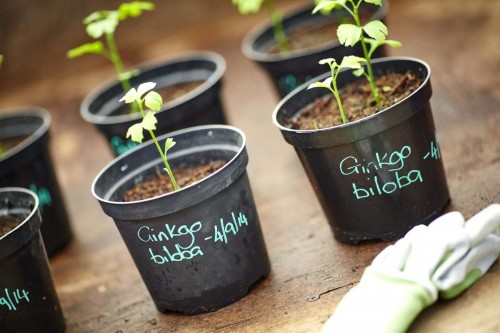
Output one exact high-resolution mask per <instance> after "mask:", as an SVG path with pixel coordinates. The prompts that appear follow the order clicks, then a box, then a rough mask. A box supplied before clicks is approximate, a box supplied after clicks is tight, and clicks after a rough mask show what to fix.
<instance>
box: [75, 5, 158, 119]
mask: <svg viewBox="0 0 500 333" xmlns="http://www.w3.org/2000/svg"><path fill="white" fill-rule="evenodd" d="M154 8H155V5H154V4H153V3H152V2H147V1H134V2H129V3H122V4H121V5H120V6H119V7H118V9H117V10H100V11H96V12H93V13H92V14H90V15H89V16H87V17H86V18H85V19H84V20H83V24H84V25H85V30H86V32H87V34H88V35H89V36H90V37H91V38H93V39H95V40H96V41H94V42H91V43H86V44H83V45H80V46H78V47H75V48H73V49H71V50H69V51H68V52H67V53H66V55H67V57H68V58H70V59H74V58H77V57H80V56H82V55H85V54H98V55H101V56H104V57H105V58H107V59H109V60H110V61H111V62H112V63H113V65H114V67H115V70H116V73H117V75H118V79H119V80H120V83H121V85H122V88H123V91H124V92H127V91H129V90H130V88H131V87H132V86H131V85H130V81H129V79H130V78H131V77H132V76H134V75H135V74H136V71H125V69H124V67H123V62H122V59H121V57H120V54H119V52H118V47H117V46H116V42H115V31H116V28H117V27H118V24H119V22H120V21H123V20H125V19H126V18H128V17H137V16H140V15H141V14H142V12H143V11H145V10H153V9H154ZM101 39H104V41H105V42H103V41H102V40H101ZM133 109H134V111H137V110H135V107H134V106H133Z"/></svg>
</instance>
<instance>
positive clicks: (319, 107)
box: [285, 72, 421, 130]
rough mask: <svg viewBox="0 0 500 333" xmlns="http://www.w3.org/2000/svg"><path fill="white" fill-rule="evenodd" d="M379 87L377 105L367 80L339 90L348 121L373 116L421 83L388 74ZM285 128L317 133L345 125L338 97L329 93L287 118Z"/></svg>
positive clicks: (411, 76)
mask: <svg viewBox="0 0 500 333" xmlns="http://www.w3.org/2000/svg"><path fill="white" fill-rule="evenodd" d="M376 85H377V88H378V90H379V94H380V103H378V104H375V101H374V99H373V95H372V92H371V89H370V85H369V83H368V81H367V80H366V79H360V80H356V81H355V82H353V83H351V84H349V85H346V86H345V87H342V88H341V89H340V99H341V101H342V105H343V107H344V113H345V116H346V119H347V122H351V121H355V120H358V119H362V118H364V117H368V116H371V115H373V114H375V113H377V112H380V111H382V110H384V109H386V108H388V107H390V106H391V105H394V104H396V103H397V102H399V101H401V100H402V99H404V98H405V97H407V96H408V95H410V94H411V93H412V92H414V91H415V90H417V89H418V87H420V85H421V81H420V79H419V78H417V77H416V76H415V75H414V74H412V73H409V72H407V73H404V74H400V73H389V74H385V75H382V76H379V77H378V78H377V79H376ZM314 89H324V88H314ZM285 125H286V126H288V127H289V128H292V129H296V130H314V129H319V128H327V127H332V126H337V125H342V118H341V116H340V112H339V108H338V105H337V101H336V100H335V97H334V96H333V94H331V93H329V94H327V95H326V96H324V97H321V98H317V99H315V100H314V102H312V103H309V104H308V105H306V106H305V107H304V108H302V109H301V110H299V112H297V113H296V116H295V117H294V118H290V119H287V123H286V124H285Z"/></svg>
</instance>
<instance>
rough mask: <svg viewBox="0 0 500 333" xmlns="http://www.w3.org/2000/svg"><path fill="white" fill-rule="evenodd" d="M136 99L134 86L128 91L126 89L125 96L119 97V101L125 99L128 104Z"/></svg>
mask: <svg viewBox="0 0 500 333" xmlns="http://www.w3.org/2000/svg"><path fill="white" fill-rule="evenodd" d="M136 100H137V90H135V88H131V89H130V90H129V91H127V93H126V94H125V96H123V97H122V98H120V100H119V102H123V101H125V103H127V104H130V103H133V102H135V101H136Z"/></svg>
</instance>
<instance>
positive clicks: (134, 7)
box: [118, 1, 155, 21]
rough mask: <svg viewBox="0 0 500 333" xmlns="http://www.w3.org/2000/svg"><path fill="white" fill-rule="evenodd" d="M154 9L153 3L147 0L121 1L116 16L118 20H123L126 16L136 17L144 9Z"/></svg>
mask: <svg viewBox="0 0 500 333" xmlns="http://www.w3.org/2000/svg"><path fill="white" fill-rule="evenodd" d="M153 9H155V4H154V3H152V2H149V1H133V2H127V3H122V4H121V5H120V7H118V17H119V20H120V21H123V20H125V19H126V18H127V17H137V16H140V15H141V14H142V12H143V11H145V10H153Z"/></svg>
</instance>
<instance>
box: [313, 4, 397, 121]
mask: <svg viewBox="0 0 500 333" xmlns="http://www.w3.org/2000/svg"><path fill="white" fill-rule="evenodd" d="M363 1H364V2H366V3H371V4H374V5H377V6H381V5H382V0H358V1H356V0H323V1H321V2H320V3H318V5H317V6H316V7H315V8H314V10H313V13H317V12H319V11H321V12H322V13H325V12H326V13H329V12H330V11H332V10H333V9H335V8H338V7H342V8H344V9H345V10H346V11H347V12H348V13H349V14H350V15H351V16H352V17H353V19H354V22H355V24H350V23H349V24H341V25H340V26H339V27H338V29H337V37H338V39H339V42H340V43H341V44H342V45H344V46H354V45H356V44H357V43H358V42H359V43H361V48H362V50H363V55H364V58H357V57H355V58H357V59H361V60H356V62H357V65H355V67H352V65H354V63H353V61H352V60H353V58H351V59H350V60H344V59H343V60H342V62H341V65H337V64H336V62H335V61H334V60H333V59H324V60H321V61H320V64H329V65H330V68H331V69H332V77H331V80H329V79H327V80H325V81H323V82H317V83H315V84H312V85H310V86H309V88H315V87H323V88H328V89H329V90H331V91H332V92H333V91H337V93H336V94H337V95H335V93H334V95H335V98H336V100H337V103H338V105H339V110H341V113H343V111H342V110H343V108H342V103H341V101H340V98H339V97H338V90H337V88H336V78H337V74H338V70H340V68H339V66H340V67H345V68H354V69H355V70H354V71H353V74H354V75H356V76H358V77H361V76H364V77H366V79H367V80H368V82H369V84H370V88H371V91H372V94H373V99H374V101H375V103H376V104H378V103H379V102H380V95H379V92H378V89H377V86H376V85H375V76H374V74H373V69H372V65H371V59H372V55H373V53H374V52H375V50H376V49H377V48H378V47H380V46H382V45H389V46H391V47H400V46H401V43H400V42H398V41H395V40H390V39H386V38H387V35H388V33H389V31H388V29H387V27H386V26H385V24H384V23H382V22H381V21H379V20H373V21H370V22H368V23H366V24H364V25H363V24H361V20H360V17H359V7H360V6H361V4H362V3H363ZM365 34H366V35H365ZM348 57H352V56H348ZM331 60H333V61H331ZM361 62H364V63H366V66H365V67H366V70H365V67H361V66H360V63H361ZM342 64H345V65H344V66H342ZM332 66H334V67H332ZM330 84H331V85H334V87H330ZM342 121H343V122H344V124H345V123H346V119H345V116H344V115H342Z"/></svg>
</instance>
